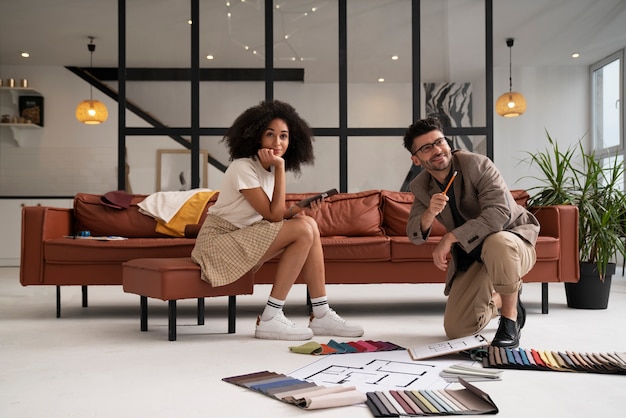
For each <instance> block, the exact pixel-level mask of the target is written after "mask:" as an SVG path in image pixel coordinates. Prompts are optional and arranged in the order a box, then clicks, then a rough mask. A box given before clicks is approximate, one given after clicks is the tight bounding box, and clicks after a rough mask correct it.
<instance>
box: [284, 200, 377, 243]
mask: <svg viewBox="0 0 626 418" xmlns="http://www.w3.org/2000/svg"><path fill="white" fill-rule="evenodd" d="M315 194H316V193H289V194H287V198H286V202H285V204H286V207H290V206H292V205H295V204H296V203H297V202H299V201H300V200H302V199H304V198H306V197H310V196H314V195H315ZM325 202H326V203H325V204H324V205H323V206H322V208H321V209H320V210H319V211H317V212H314V213H313V214H312V217H313V218H315V220H316V221H317V224H318V226H319V229H320V235H321V236H322V237H328V236H335V235H343V236H347V237H371V236H382V235H384V232H383V229H382V214H381V204H380V202H381V195H380V191H379V190H367V191H363V192H358V193H340V194H337V195H335V196H331V197H329V198H327V199H326V200H325Z"/></svg>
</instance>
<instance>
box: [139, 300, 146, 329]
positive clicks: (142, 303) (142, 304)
mask: <svg viewBox="0 0 626 418" xmlns="http://www.w3.org/2000/svg"><path fill="white" fill-rule="evenodd" d="M139 318H140V320H139V322H140V324H141V325H140V327H141V330H142V331H148V297H147V296H139Z"/></svg>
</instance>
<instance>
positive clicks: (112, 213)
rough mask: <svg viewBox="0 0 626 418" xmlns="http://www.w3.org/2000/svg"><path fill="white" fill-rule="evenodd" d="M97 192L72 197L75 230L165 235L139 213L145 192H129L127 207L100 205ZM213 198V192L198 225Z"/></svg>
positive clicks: (151, 236) (139, 236)
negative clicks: (130, 196) (131, 194)
mask: <svg viewBox="0 0 626 418" xmlns="http://www.w3.org/2000/svg"><path fill="white" fill-rule="evenodd" d="M101 197H102V196H101V195H99V194H88V193H78V194H76V196H74V218H75V220H76V225H75V231H76V232H79V231H89V232H90V233H91V235H92V236H98V235H118V236H121V237H126V238H163V237H168V235H164V234H161V233H158V232H156V231H155V229H156V221H155V220H154V218H152V217H151V216H148V215H144V214H143V213H140V212H139V206H137V204H138V203H139V202H141V201H142V200H144V199H145V198H146V195H133V197H132V199H131V202H130V205H129V207H128V209H114V208H111V207H108V206H106V205H103V204H102V203H101V201H100V198H101ZM216 199H217V194H216V195H214V196H213V197H212V198H211V199H210V200H209V202H208V203H207V205H206V206H205V208H204V210H203V211H202V216H201V218H200V225H201V224H202V222H204V219H205V218H206V211H207V209H208V207H209V206H211V205H213V204H214V203H215V201H216Z"/></svg>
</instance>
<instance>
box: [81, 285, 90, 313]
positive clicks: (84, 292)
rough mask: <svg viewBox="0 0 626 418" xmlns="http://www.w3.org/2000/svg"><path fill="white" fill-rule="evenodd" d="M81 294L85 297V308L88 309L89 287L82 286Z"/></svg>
mask: <svg viewBox="0 0 626 418" xmlns="http://www.w3.org/2000/svg"><path fill="white" fill-rule="evenodd" d="M81 293H82V296H83V308H86V307H87V305H88V304H87V286H81Z"/></svg>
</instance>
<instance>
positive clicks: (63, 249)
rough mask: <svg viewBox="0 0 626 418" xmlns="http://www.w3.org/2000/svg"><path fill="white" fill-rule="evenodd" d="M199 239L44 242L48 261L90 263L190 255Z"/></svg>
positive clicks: (67, 239) (69, 239)
mask: <svg viewBox="0 0 626 418" xmlns="http://www.w3.org/2000/svg"><path fill="white" fill-rule="evenodd" d="M195 242H196V240H194V239H188V238H172V237H168V238H129V239H126V240H114V241H97V240H82V239H72V238H54V239H49V240H46V241H45V242H44V243H43V246H44V252H45V254H46V263H50V264H84V263H86V264H89V263H112V262H124V261H128V260H133V259H135V258H159V257H166V258H167V257H169V258H175V257H189V256H190V255H191V250H192V249H193V246H194V244H195Z"/></svg>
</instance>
